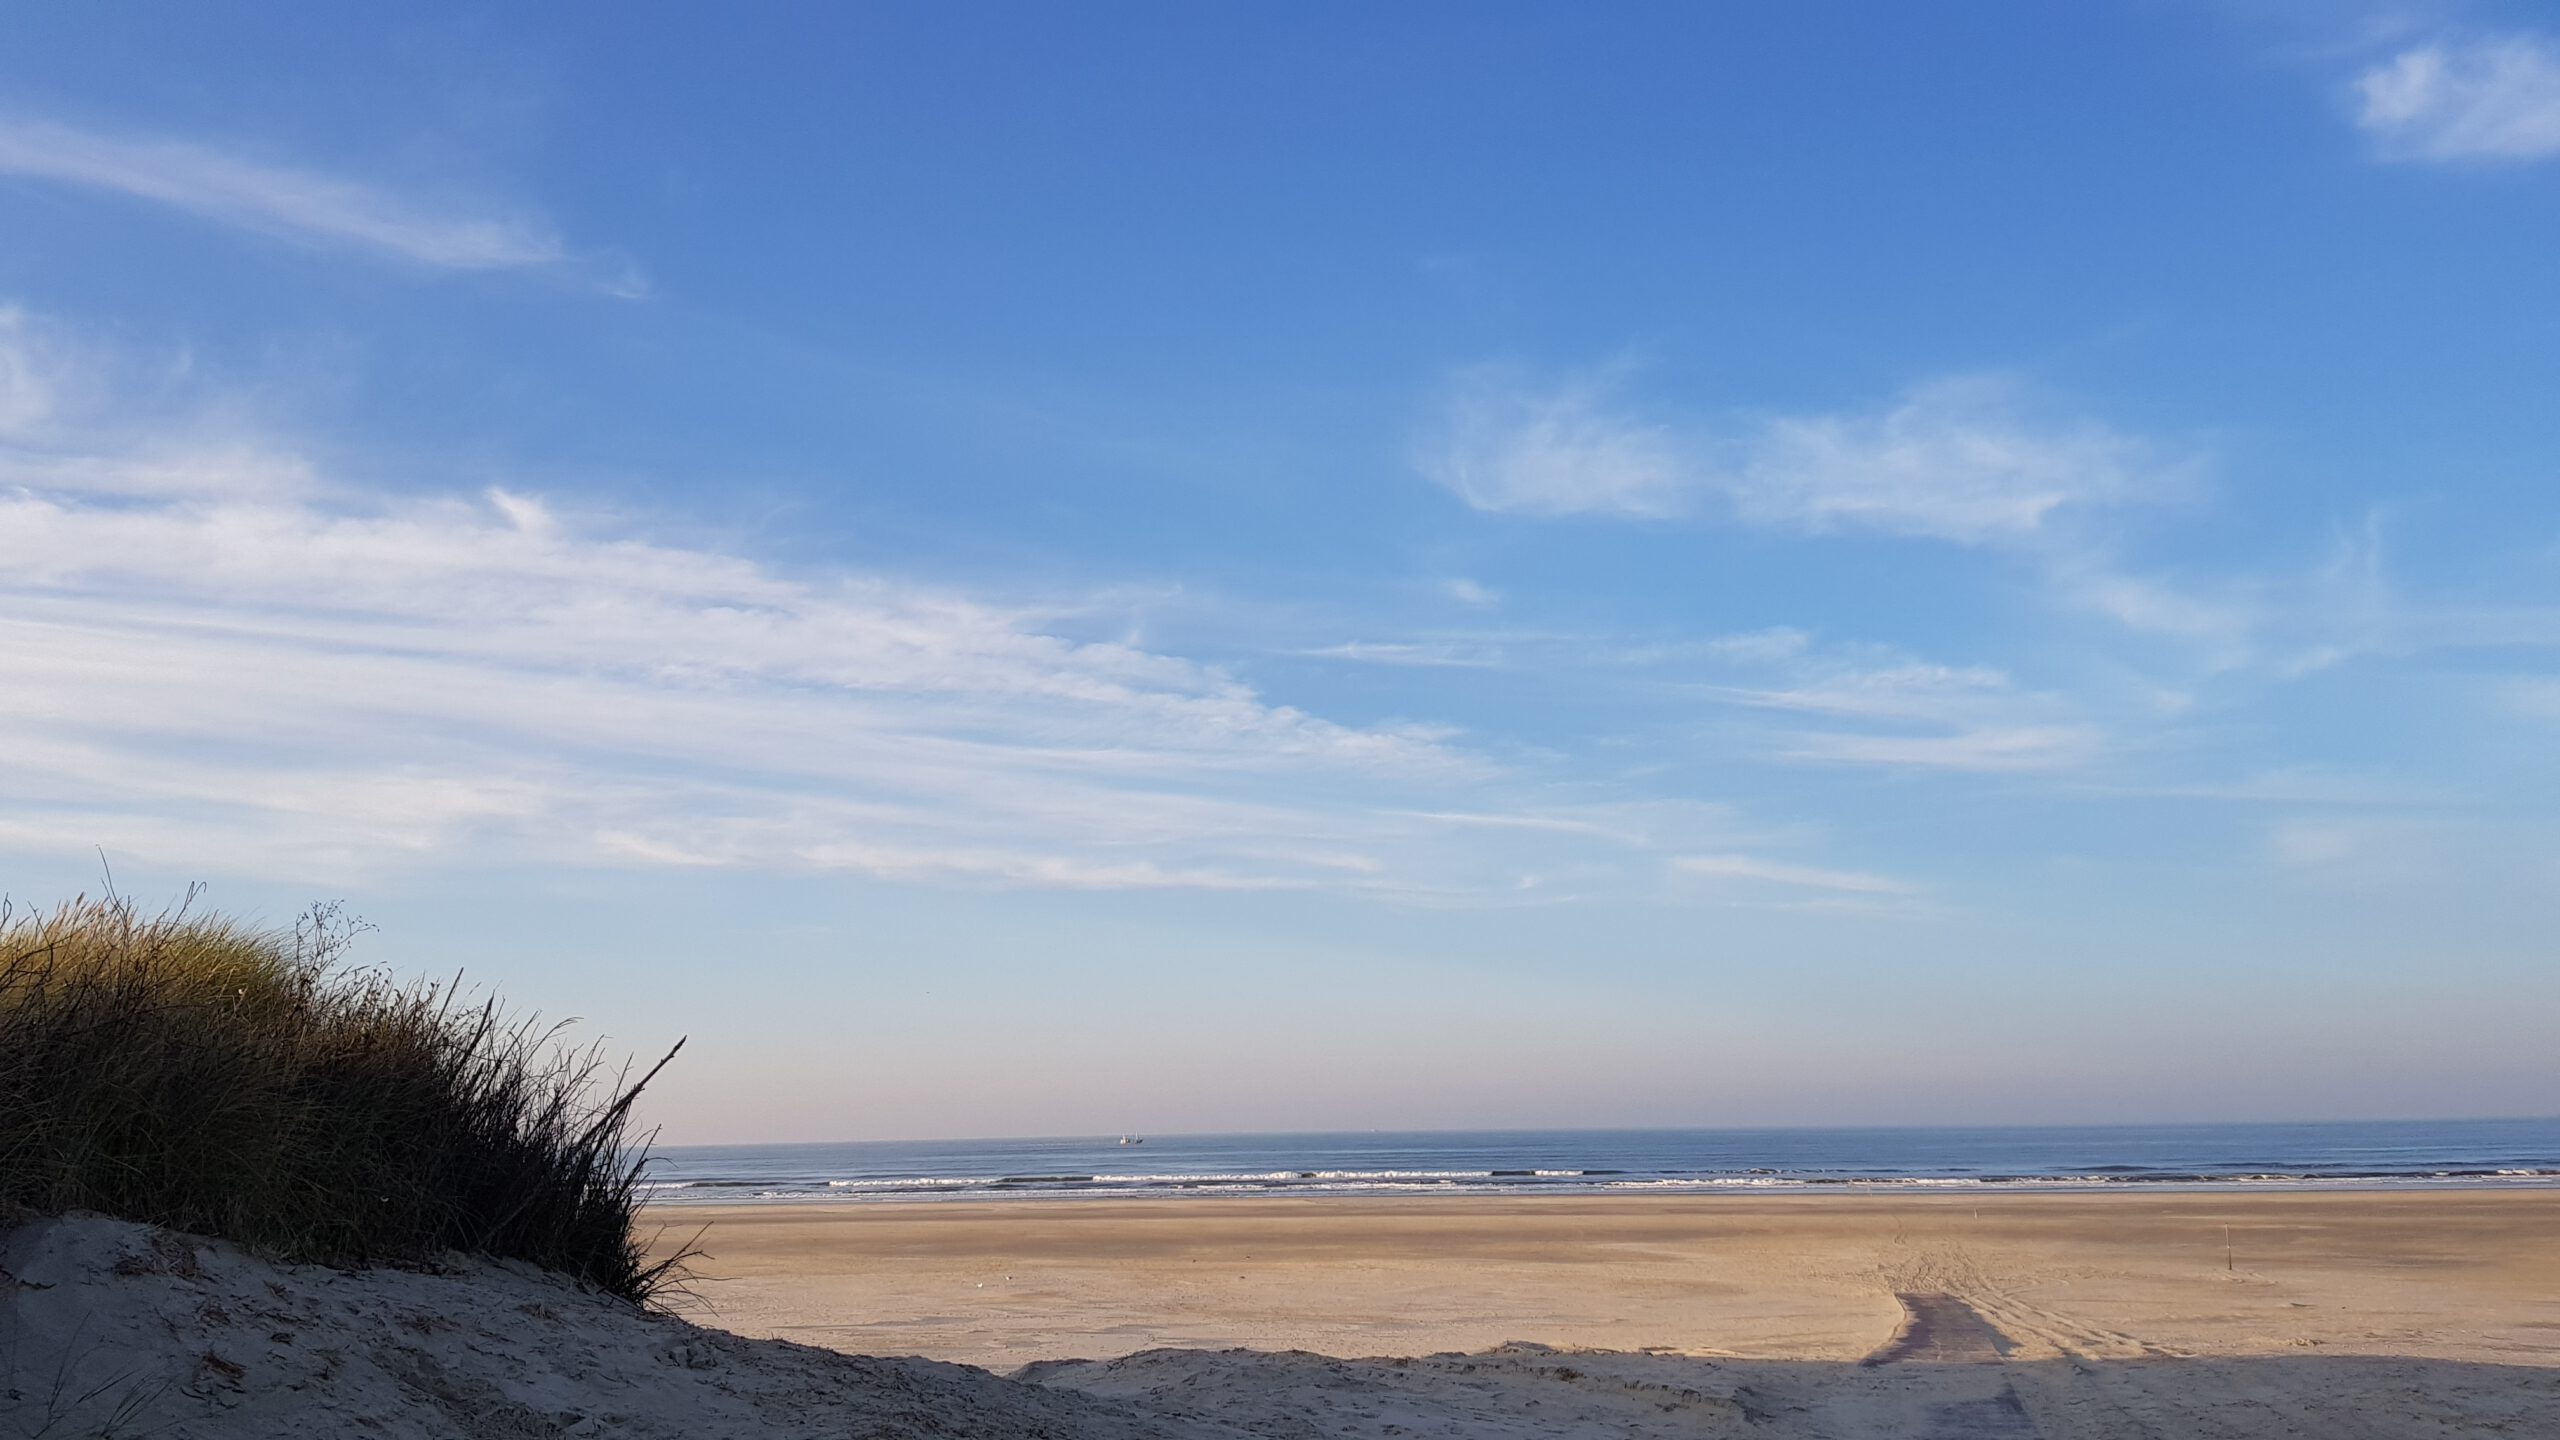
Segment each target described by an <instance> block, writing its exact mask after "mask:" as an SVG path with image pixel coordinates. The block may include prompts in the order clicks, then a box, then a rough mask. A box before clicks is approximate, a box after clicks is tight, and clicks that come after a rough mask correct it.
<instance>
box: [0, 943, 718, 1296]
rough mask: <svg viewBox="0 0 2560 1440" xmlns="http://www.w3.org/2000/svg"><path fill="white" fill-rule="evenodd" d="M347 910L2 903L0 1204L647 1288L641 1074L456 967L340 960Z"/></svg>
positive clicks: (656, 1289)
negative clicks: (283, 923) (262, 911)
mask: <svg viewBox="0 0 2560 1440" xmlns="http://www.w3.org/2000/svg"><path fill="white" fill-rule="evenodd" d="M192 898H193V897H192V896H191V897H190V900H192ZM360 928H361V927H359V926H355V925H352V924H349V923H347V922H346V921H344V919H343V918H342V917H341V916H340V915H339V914H338V913H337V912H336V911H335V910H334V909H332V908H330V907H321V908H318V909H315V910H313V911H312V912H311V913H310V914H308V915H306V916H305V917H304V918H303V919H302V920H301V921H300V922H298V923H297V924H296V925H295V926H294V927H293V928H292V929H289V930H262V929H257V928H253V927H247V926H243V925H240V924H237V923H234V922H231V921H228V920H224V919H222V918H220V917H218V916H208V915H201V914H197V913H194V912H193V911H192V910H190V909H189V908H188V907H187V906H183V905H182V906H180V907H178V908H177V909H176V910H173V911H170V912H166V913H163V914H159V915H154V916H145V915H142V914H138V913H137V912H136V911H135V909H134V907H133V906H132V905H131V903H130V902H128V901H125V900H121V899H108V900H102V901H77V902H73V903H71V904H67V905H64V906H62V907H60V908H58V909H55V910H53V911H50V912H41V913H34V914H28V913H16V914H12V913H9V912H7V911H5V910H0V1219H6V1218H8V1217H10V1216H13V1215H14V1216H18V1217H24V1216H27V1215H38V1214H55V1213H60V1212H63V1211H67V1210H94V1211H98V1212H102V1213H104V1214H108V1215H114V1216H118V1217H121V1218H124V1219H129V1220H138V1221H145V1222H148V1223H152V1224H158V1225H166V1226H169V1227H171V1228H173V1229H177V1230H184V1231H189V1232H192V1233H196V1234H203V1235H215V1236H221V1237H223V1238H226V1239H230V1240H234V1241H237V1242H240V1243H242V1244H245V1245H249V1246H252V1247H255V1248H258V1249H261V1250H264V1251H266V1252H268V1253H271V1254H275V1255H278V1256H281V1257H284V1258H289V1259H297V1260H309V1261H318V1262H322V1263H327V1264H338V1265H364V1264H379V1263H416V1262H422V1261H427V1260H430V1259H432V1258H434V1257H435V1256H437V1255H439V1254H441V1253H444V1252H447V1251H455V1250H460V1251H466V1252H471V1253H476V1254H481V1255H490V1256H497V1257H502V1258H507V1259H515V1260H524V1261H529V1262H531V1263H533V1264H536V1265H539V1266H542V1267H544V1268H546V1269H550V1270H555V1271H560V1272H563V1273H566V1274H569V1275H573V1276H576V1277H578V1278H580V1279H582V1280H585V1281H588V1282H590V1283H592V1284H594V1285H596V1286H598V1287H600V1288H602V1289H604V1290H606V1291H608V1292H610V1293H612V1294H615V1295H619V1296H622V1297H624V1298H626V1299H628V1300H631V1301H632V1302H634V1303H636V1304H646V1303H648V1302H649V1301H650V1300H651V1299H652V1297H654V1296H659V1295H661V1293H662V1292H664V1291H665V1290H666V1289H667V1288H668V1287H669V1285H670V1284H671V1282H672V1280H673V1278H674V1276H675V1275H676V1274H677V1273H678V1266H679V1263H680V1258H681V1257H679V1258H678V1259H677V1260H662V1261H656V1262H652V1261H651V1260H649V1259H648V1258H647V1254H646V1249H645V1246H644V1244H643V1242H642V1241H641V1240H640V1238H639V1237H638V1236H637V1235H636V1233H635V1231H634V1229H633V1221H634V1218H635V1212H636V1210H637V1206H638V1198H637V1196H638V1192H637V1188H636V1187H637V1184H638V1180H639V1174H640V1167H641V1164H642V1163H643V1161H644V1159H645V1156H646V1150H647V1143H646V1140H645V1139H643V1138H637V1137H635V1136H634V1134H633V1131H632V1119H631V1105H632V1101H633V1100H634V1099H635V1098H636V1097H637V1096H638V1095H639V1092H640V1088H641V1086H642V1085H646V1084H647V1083H648V1081H649V1079H651V1078H653V1077H654V1076H655V1075H656V1073H657V1072H656V1070H652V1071H650V1072H649V1074H648V1075H646V1076H643V1077H642V1078H641V1080H640V1082H639V1084H625V1083H623V1082H624V1081H625V1079H627V1075H625V1074H624V1073H622V1072H617V1071H615V1070H612V1069H610V1068H608V1067H607V1066H606V1065H605V1064H604V1063H603V1062H602V1059H601V1056H600V1055H599V1054H598V1052H597V1051H595V1050H593V1049H588V1050H583V1051H579V1050H572V1049H568V1048H565V1047H564V1046H562V1045H561V1044H560V1043H559V1041H560V1029H559V1027H557V1026H545V1025H541V1024H538V1023H536V1022H534V1021H531V1020H525V1019H516V1018H511V1017H510V1016H508V1015H507V1014H506V1013H505V1012H503V1011H502V1010H501V1009H500V1008H499V1006H498V1005H497V1003H496V1002H495V1001H494V1000H479V1001H474V1000H471V999H469V998H466V997H465V996H464V995H463V994H462V993H461V992H460V990H459V988H458V984H459V982H456V983H455V984H449V985H433V984H403V983H400V982H398V981H396V980H394V979H393V978H392V977H390V976H389V975H387V974H384V973H382V972H380V971H376V970H367V969H360V968H354V967H350V966H348V965H347V964H345V963H344V957H345V951H346V948H347V945H348V942H349V941H350V940H351V939H352V938H353V937H354V935H355V934H356V932H357V931H358V930H359V929H360ZM669 1058H673V1052H670V1056H669ZM665 1063H666V1062H665V1061H660V1062H659V1064H660V1066H663V1065H664V1064H665Z"/></svg>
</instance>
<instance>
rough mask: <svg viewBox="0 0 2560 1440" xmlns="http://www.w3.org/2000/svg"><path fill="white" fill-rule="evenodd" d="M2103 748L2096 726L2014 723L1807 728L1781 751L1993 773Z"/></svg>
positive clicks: (2081, 758)
mask: <svg viewBox="0 0 2560 1440" xmlns="http://www.w3.org/2000/svg"><path fill="white" fill-rule="evenodd" d="M2101 749H2102V737H2101V735H2100V732H2099V731H2098V730H2097V729H2096V727H2094V726H2089V725H2018V726H2008V727H2003V728H1997V729H1980V730H1966V731H1961V732H1958V733H1956V734H1952V735H1872V734H1855V735H1853V734H1836V733H1806V734H1801V735H1797V736H1795V737H1793V738H1792V739H1791V740H1790V741H1789V742H1788V744H1787V746H1786V748H1785V749H1783V750H1782V751H1781V752H1780V753H1781V754H1782V755H1784V756H1785V757H1786V758H1787V759H1790V760H1803V761H1810V762H1815V763H1820V764H1827V765H1882V766H1894V767H1899V768H1903V769H1915V770H1949V771H1969V772H1974V773H1993V772H2007V771H2019V770H2065V769H2070V768H2073V767H2075V766H2079V765H2083V764H2086V763H2088V762H2089V761H2090V760H2092V759H2095V758H2096V757H2097V756H2098V754H2099V753H2100V751H2101Z"/></svg>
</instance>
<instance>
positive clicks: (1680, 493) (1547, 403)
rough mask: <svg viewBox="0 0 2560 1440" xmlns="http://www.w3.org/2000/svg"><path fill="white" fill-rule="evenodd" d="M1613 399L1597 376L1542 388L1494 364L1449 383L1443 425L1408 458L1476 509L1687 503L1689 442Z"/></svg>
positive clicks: (1551, 510) (1657, 511) (1557, 511)
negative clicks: (1638, 416) (1596, 378)
mask: <svg viewBox="0 0 2560 1440" xmlns="http://www.w3.org/2000/svg"><path fill="white" fill-rule="evenodd" d="M1613 399H1614V397H1613V396H1612V395H1611V394H1610V389H1609V385H1608V383H1607V382H1606V381H1605V380H1583V381H1576V382H1572V383H1569V384H1565V385H1561V386H1555V387H1546V388H1541V387H1536V386H1533V385H1530V384H1528V383H1526V382H1525V381H1524V379H1523V378H1522V377H1520V376H1518V375H1516V374H1513V373H1512V372H1510V371H1507V370H1504V369H1500V368H1492V367H1488V368H1485V369H1480V370H1475V371H1471V372H1469V373H1467V374H1466V375H1463V376H1461V377H1460V378H1459V380H1458V382H1457V383H1456V385H1455V386H1454V387H1453V393H1452V394H1451V396H1450V399H1449V402H1448V413H1447V414H1446V415H1445V416H1444V417H1443V418H1442V431H1441V433H1440V434H1438V435H1436V436H1434V437H1433V438H1432V439H1431V440H1430V441H1429V442H1427V443H1426V444H1425V445H1424V447H1423V448H1422V449H1420V450H1419V451H1417V453H1416V455H1415V463H1416V464H1417V465H1418V466H1419V467H1420V468H1421V470H1422V471H1423V473H1424V474H1426V475H1428V476H1429V477H1430V478H1431V479H1433V480H1435V481H1437V482H1439V483H1440V484H1441V485H1444V486H1446V487H1448V489H1449V490H1450V491H1451V492H1453V493H1455V494H1456V495H1457V496H1458V498H1460V499H1462V500H1464V501H1466V502H1467V503H1468V504H1469V505H1472V506H1474V507H1475V508H1477V509H1479V510H1495V511H1503V512H1507V513H1511V514H1518V515H1549V516H1552V515H1615V516H1622V517H1632V518H1638V519H1662V518H1667V517H1670V516H1675V515H1682V514H1686V513H1688V512H1689V511H1690V510H1691V509H1692V508H1693V507H1694V506H1695V505H1696V503H1697V498H1698V490H1699V488H1700V485H1699V480H1700V477H1699V475H1698V473H1697V466H1696V461H1695V457H1693V456H1692V454H1691V453H1690V446H1689V442H1688V441H1687V440H1686V439H1685V438H1684V437H1682V436H1681V435H1680V434H1679V433H1677V432H1676V431H1674V430H1673V429H1671V428H1670V427H1669V426H1667V425H1663V424H1661V423H1658V422H1654V421H1648V420H1643V419H1639V418H1637V417H1636V416H1634V415H1631V414H1629V413H1627V412H1626V411H1625V410H1623V409H1622V408H1619V407H1618V406H1617V405H1615V404H1614V403H1613Z"/></svg>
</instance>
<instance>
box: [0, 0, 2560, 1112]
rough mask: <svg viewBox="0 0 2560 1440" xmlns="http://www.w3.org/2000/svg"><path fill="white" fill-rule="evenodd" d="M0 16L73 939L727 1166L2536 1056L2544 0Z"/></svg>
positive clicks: (2214, 1096) (2419, 1069)
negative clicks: (575, 1066)
mask: <svg viewBox="0 0 2560 1440" xmlns="http://www.w3.org/2000/svg"><path fill="white" fill-rule="evenodd" d="M11 28H12V36H11V43H10V45H9V46H8V47H6V49H5V50H0V222H4V223H0V559H4V560H5V563H0V682H5V683H0V864H5V870H0V874H5V875H6V876H7V877H8V878H7V886H6V888H7V890H8V892H9V894H10V895H11V896H12V897H13V898H14V899H15V900H17V901H18V902H19V903H21V904H27V903H37V904H41V903H46V902H49V901H51V900H53V899H55V898H59V897H61V896H64V895H67V894H70V893H73V892H75V891H79V890H83V889H89V890H94V889H95V888H96V887H97V885H98V883H99V880H100V852H101V851H103V852H104V855H105V857H106V859H107V861H108V863H110V864H111V865H112V866H113V868H114V874H115V876H116V879H117V882H118V883H119V884H120V885H121V886H122V887H123V888H124V889H125V890H127V891H129V892H132V893H135V894H137V895H140V896H144V897H148V898H153V899H156V898H158V897H161V896H168V895H174V894H176V893H177V892H178V891H179V890H180V889H181V888H182V887H183V886H184V885H185V884H186V883H188V882H190V881H195V880H203V881H206V882H208V883H209V885H210V886H211V890H210V896H209V898H210V900H211V902H212V903H214V904H216V905H220V906H224V907H227V908H231V909H236V910H242V911H246V912H249V913H253V914H257V915H261V916H266V917H269V918H282V917H284V916H287V915H289V914H291V913H292V912H293V911H294V910H295V909H296V908H298V907H299V906H300V905H301V904H303V903H306V902H308V901H310V900H314V899H321V898H344V899H345V900H346V901H347V902H348V903H349V905H350V907H351V908H352V909H354V910H356V911H358V912H360V913H362V914H364V915H365V916H367V917H369V918H370V919H371V920H373V921H374V922H375V923H376V924H377V925H378V926H379V927H380V929H379V932H378V933H377V934H375V935H373V936H371V937H369V939H368V941H367V946H366V952H365V953H366V954H367V955H369V956H370V957H372V958H374V959H377V960H380V961H383V962H384V963H389V964H392V965H395V966H398V967H400V968H402V969H404V970H408V971H412V972H415V973H419V974H438V973H448V972H450V971H451V970H453V969H455V968H457V967H460V968H464V969H466V970H467V971H468V973H469V974H470V975H471V976H473V977H474V978H475V979H477V980H478V981H481V982H483V983H486V984H489V985H492V986H495V987H498V988H500V989H501V990H503V991H504V992H505V993H506V994H507V995H509V996H510V997H512V998H514V999H516V1000H517V1001H519V1002H521V1003H523V1004H526V1005H528V1006H533V1007H538V1008H539V1009H541V1010H542V1011H544V1012H545V1013H549V1014H554V1015H576V1016H579V1017H582V1018H583V1019H584V1020H585V1022H586V1028H587V1031H588V1032H589V1033H593V1034H598V1035H601V1036H603V1037H605V1038H606V1039H607V1040H608V1041H609V1043H611V1044H614V1045H616V1046H618V1047H622V1048H629V1049H648V1048H651V1047H657V1046H662V1045H664V1044H666V1043H668V1042H670V1041H671V1040H672V1039H673V1038H674V1037H675V1036H676V1035H678V1034H690V1035H692V1036H693V1037H694V1038H693V1043H692V1047H691V1048H689V1049H688V1050H687V1052H686V1057H685V1060H684V1062H683V1063H682V1064H681V1065H679V1066H678V1067H677V1069H676V1070H675V1071H671V1072H670V1075H669V1077H668V1079H667V1080H665V1081H663V1082H662V1085H663V1093H662V1094H660V1095H659V1096H658V1097H657V1098H656V1100H655V1102H654V1103H655V1105H656V1107H657V1117H658V1118H659V1119H662V1120H663V1121H664V1122H665V1123H666V1125H667V1126H668V1135H669V1138H671V1139H676V1140H716V1139H765V1138H803V1139H824V1138H853V1137H864V1136H898V1135H910V1136H912V1135H938V1134H1026V1133H1059V1132H1065V1133H1076V1132H1110V1131H1119V1130H1129V1129H1140V1130H1157V1131H1173V1130H1204V1129H1270V1128H1320V1127H1337V1126H1338V1127H1366V1126H1372V1125H1375V1126H1428V1125H1451V1126H1503V1125H1564V1124H1584V1125H1648V1124H1786V1123H1895V1122H1931V1121H1949V1122H1972V1121H2081V1120H2110V1119H2126V1120H2132V1119H2209V1118H2218V1117H2228V1118H2274V1117H2297V1118H2324V1117H2348V1116H2366V1115H2370V1116H2384V1115H2395V1116H2397V1115H2455V1114H2515V1113H2547V1112H2549V1111H2550V1110H2551V1109H2552V1108H2553V1106H2554V1104H2555V1103H2556V1102H2555V1101H2554V1099H2553V1096H2554V1095H2555V1094H2560V1058H2555V1054H2554V1052H2553V1050H2552V1048H2551V1046H2550V1045H2549V1043H2548V1033H2547V1032H2548V1023H2547V1022H2548V1018H2549V1017H2550V1016H2551V1015H2552V1014H2554V1013H2560V966H2555V965H2554V964H2553V963H2552V961H2553V959H2554V958H2555V952H2554V942H2553V938H2552V937H2553V935H2554V934H2555V922H2556V921H2560V903H2555V899H2554V897H2555V896H2560V808H2555V802H2556V801H2560V776H2555V773H2554V766H2553V764H2552V757H2553V756H2554V754H2555V753H2560V752H2555V741H2560V664H2555V660H2560V654H2555V652H2560V486H2555V481H2560V403H2554V401H2553V398H2552V397H2553V393H2554V377H2555V375H2560V367H2556V366H2555V361H2560V321H2555V318H2554V317H2555V316H2560V266H2555V265H2554V264H2552V263H2551V258H2550V257H2551V255H2552V253H2553V249H2554V245H2555V243H2556V242H2560V21H2555V19H2554V18H2553V17H2552V16H2551V15H2550V14H2549V13H2548V12H2547V11H2544V10H2541V9H2540V8H2539V7H2534V6H2529V5H2500V4H2493V3H2485V0H2484V3H2477V4H2455V3H2445V4H2409V5H2399V6H2387V5H2374V6H2363V7H2359V6H2354V5H2308V4H2305V5H2285V4H2259V5H2246V6H2243V5H2227V6H2224V5H2211V4H2204V3H2192V4H2189V3H2168V0H2156V3H2124V4H2091V5H2073V6H2050V5H2027V4H1987V3H1986V4H1979V5H1970V6H1964V7H1920V6H1891V5H1881V4H1861V5H1851V4H1803V5H1788V6H1757V7H1744V6H1669V5H1664V6H1620V7H1610V8H1603V9H1599V10H1596V11H1595V10H1593V9H1592V8H1591V7H1532V6H1499V5H1465V6H1457V5H1447V6H1442V5H1411V6H1397V7H1389V8H1387V9H1379V8H1377V7H1355V6H1328V5H1301V6H1289V7H1279V8H1267V9H1265V10H1262V11H1247V10H1244V9H1241V8H1237V7H1209V8H1203V7H1196V6H1173V5H1165V6H1140V5H1115V6H1107V7H1101V8H1098V9H1097V8H1091V7H1086V8H1081V9H1076V10H1063V9H1060V10H1047V11H1044V10H1040V9H1036V8H1034V7H974V8H972V7H952V6H908V7H885V6H873V7H865V8H859V9H857V8H853V7H820V8H817V9H813V10H811V11H808V12H804V13H801V14H798V15H790V14H785V13H783V12H780V11H778V10H777V11H770V12H755V13H747V14H743V15H738V14H724V15H721V16H717V17H714V16H710V15H707V14H706V13H704V12H700V11H692V10H683V9H677V8H672V7H670V8H664V9H659V8H652V7H641V6H616V7H610V8H607V7H601V6H596V7H583V8H578V7H562V8H560V9H558V10H555V11H550V12H545V13H543V14H530V13H523V12H521V11H520V9H519V7H480V8H472V7H465V6H451V5H445V6H434V7H416V8H412V9H409V10H406V11H395V10H387V9H378V8H369V9H367V10H366V11H364V12H361V13H359V12H354V11H349V10H346V9H344V8H342V7H325V6H261V7H229V6H198V7H188V8H185V9H183V10H175V11H172V10H165V9H164V10H159V11H153V12H145V11H141V10H124V11H114V10H102V9H100V8H98V7H94V6H75V5H53V6H41V7H33V8H32V9H29V10H26V11H22V12H21V13H19V14H18V15H16V16H14V17H13V19H12V27H11Z"/></svg>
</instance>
